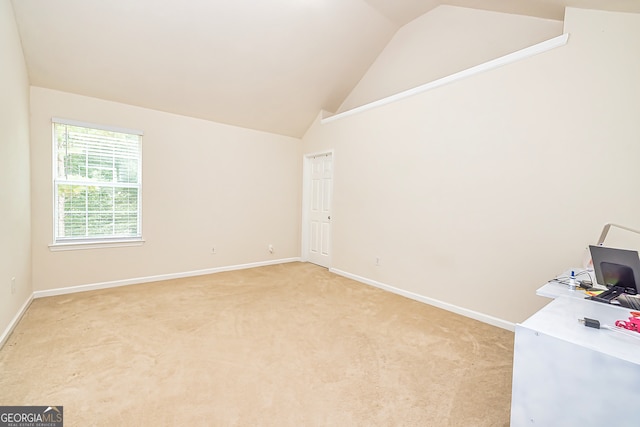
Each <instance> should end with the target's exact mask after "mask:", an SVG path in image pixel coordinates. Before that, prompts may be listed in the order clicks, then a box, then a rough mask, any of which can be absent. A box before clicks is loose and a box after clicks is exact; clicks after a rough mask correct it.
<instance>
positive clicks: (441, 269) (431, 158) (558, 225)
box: [303, 8, 640, 322]
mask: <svg viewBox="0 0 640 427" xmlns="http://www.w3.org/2000/svg"><path fill="white" fill-rule="evenodd" d="M565 31H566V32H568V33H570V37H569V42H568V44H567V45H566V46H563V47H560V48H557V49H554V50H552V51H549V52H546V53H543V54H539V55H537V56H534V57H531V58H528V59H526V60H523V61H520V62H517V63H514V64H510V65H507V66H504V67H501V68H498V69H495V70H492V71H488V72H485V73H482V74H479V75H476V76H473V77H469V78H466V79H463V80H460V81H458V82H455V83H452V84H449V85H446V86H443V87H440V88H438V89H435V90H432V91H429V92H425V93H422V94H419V95H416V96H413V97H411V98H407V99H404V100H402V101H399V102H396V103H393V104H389V105H386V106H384V107H379V108H376V109H373V110H370V111H367V112H363V113H359V114H356V115H353V116H350V117H346V118H343V119H339V120H337V121H334V122H331V123H328V124H325V125H321V124H319V123H318V122H316V124H314V125H313V126H312V128H311V129H310V130H309V131H308V132H307V134H306V135H305V137H304V138H303V142H304V152H317V151H322V150H326V149H334V150H335V151H334V153H335V175H334V205H333V212H332V224H333V235H332V236H333V267H334V268H336V269H339V270H342V271H345V272H348V273H350V274H354V275H358V276H361V277H364V278H367V279H370V280H375V281H378V282H381V283H384V284H387V285H390V286H394V287H397V288H400V289H402V290H406V291H409V292H414V293H416V294H419V295H422V296H425V297H428V298H433V299H437V300H440V301H443V302H446V303H450V304H454V305H457V306H459V307H462V308H464V309H467V310H474V311H477V312H480V313H484V314H486V315H490V316H494V317H497V318H499V319H504V320H507V321H511V322H520V321H523V320H524V319H525V318H527V317H528V316H529V315H531V314H532V313H534V312H535V311H536V310H538V309H539V308H540V307H541V306H542V305H543V304H545V303H546V302H547V301H546V300H545V299H543V298H540V297H536V296H535V290H536V289H537V288H538V287H539V286H541V285H542V284H543V283H544V282H545V281H546V280H548V279H550V278H552V277H553V276H554V275H556V274H557V273H560V272H562V271H563V270H565V269H567V268H570V267H572V266H579V265H581V264H582V260H583V254H584V249H585V248H586V246H587V245H588V244H589V243H593V242H595V241H596V239H597V238H598V235H599V233H600V230H601V228H602V226H603V224H604V223H606V222H615V223H620V224H624V225H627V226H630V227H635V228H640V217H639V216H638V212H639V211H640V199H639V198H638V197H637V196H636V195H637V186H638V183H639V182H640V167H638V159H640V143H639V141H640V120H638V117H640V104H639V103H638V100H639V99H640V79H639V78H638V76H640V56H639V55H638V52H640V14H622V13H608V12H597V11H590V10H581V9H572V8H570V9H568V10H567V13H566V21H565ZM375 257H379V258H380V266H376V265H375Z"/></svg>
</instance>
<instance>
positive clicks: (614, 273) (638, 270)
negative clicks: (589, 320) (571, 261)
mask: <svg viewBox="0 0 640 427" xmlns="http://www.w3.org/2000/svg"><path fill="white" fill-rule="evenodd" d="M589 251H590V252H591V259H592V261H593V269H594V271H595V273H596V282H597V283H598V284H599V285H604V286H606V287H607V290H606V291H604V292H603V293H601V294H600V295H595V296H592V297H590V298H589V299H592V300H594V301H600V302H605V303H611V302H612V301H613V300H615V299H616V298H617V297H619V296H620V295H623V294H628V295H635V294H637V293H638V290H639V289H638V286H639V285H640V256H638V251H633V250H629V249H617V248H609V247H606V246H594V245H591V246H589Z"/></svg>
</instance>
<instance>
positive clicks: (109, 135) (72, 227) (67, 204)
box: [53, 120, 141, 243]
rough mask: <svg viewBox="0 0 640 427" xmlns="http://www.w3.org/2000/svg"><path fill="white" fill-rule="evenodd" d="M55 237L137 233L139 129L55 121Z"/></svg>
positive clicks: (79, 238)
mask: <svg viewBox="0 0 640 427" xmlns="http://www.w3.org/2000/svg"><path fill="white" fill-rule="evenodd" d="M53 133H54V144H55V146H54V150H55V169H56V170H55V195H54V196H55V206H56V209H55V241H56V242H57V243H61V242H73V241H100V240H114V239H123V238H124V239H131V238H133V239H139V238H141V227H140V224H141V218H140V195H141V194H140V191H141V184H140V164H141V155H140V152H141V134H139V133H126V132H119V131H118V132H116V131H112V130H106V129H102V128H99V127H92V125H86V126H84V125H79V124H76V123H67V122H66V121H55V120H54V123H53Z"/></svg>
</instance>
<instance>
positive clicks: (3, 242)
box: [0, 0, 32, 333]
mask: <svg viewBox="0 0 640 427" xmlns="http://www.w3.org/2000/svg"><path fill="white" fill-rule="evenodd" d="M0 64H1V65H0V182H1V183H2V184H1V185H0V236H2V237H1V238H0V333H2V331H4V330H5V329H6V328H7V326H9V324H10V322H11V320H12V319H13V318H14V316H15V315H16V313H18V311H19V310H20V307H21V306H22V305H23V304H24V303H25V302H26V301H27V300H28V299H29V297H30V296H31V292H32V287H31V244H30V242H31V220H30V205H29V80H28V76H27V69H26V66H25V62H24V57H23V55H22V47H21V45H20V38H19V36H18V30H17V28H16V23H15V20H14V17H13V8H12V7H11V2H9V0H0ZM13 277H15V279H16V281H15V283H16V286H15V287H16V290H15V292H14V293H12V292H11V279H12V278H13Z"/></svg>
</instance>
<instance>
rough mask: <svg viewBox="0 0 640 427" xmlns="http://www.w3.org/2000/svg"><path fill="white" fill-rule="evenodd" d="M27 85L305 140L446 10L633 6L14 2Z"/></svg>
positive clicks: (626, 6)
mask: <svg viewBox="0 0 640 427" xmlns="http://www.w3.org/2000/svg"><path fill="white" fill-rule="evenodd" d="M12 4H13V8H14V11H15V16H16V21H17V23H18V29H19V31H20V36H21V39H22V45H23V50H24V54H25V60H26V62H27V68H28V72H29V78H30V81H31V84H32V85H35V86H41V87H46V88H51V89H57V90H62V91H67V92H71V93H77V94H81V95H86V96H92V97H98V98H102V99H106V100H112V101H117V102H122V103H127V104H131V105H137V106H141V107H146V108H152V109H156V110H161V111H166V112H171V113H176V114H182V115H187V116H192V117H197V118H202V119H207V120H213V121H216V122H221V123H228V124H232V125H237V126H242V127H246V128H251V129H258V130H264V131H268V132H273V133H278V134H282V135H290V136H296V137H300V136H302V135H303V134H304V132H305V131H306V129H307V128H308V126H309V125H310V123H311V122H312V121H313V120H314V118H315V117H316V115H317V114H318V112H319V111H320V110H321V109H325V110H328V111H335V110H336V109H337V108H338V107H339V106H340V104H341V103H342V101H343V100H344V99H345V97H346V96H347V95H348V93H349V92H350V91H351V89H352V88H353V87H354V86H355V85H356V83H357V82H358V80H359V79H360V78H361V77H362V76H363V74H364V73H365V72H366V70H367V69H368V67H369V66H370V65H371V63H372V62H373V61H374V60H375V58H376V57H377V55H378V54H379V53H380V52H381V51H382V49H383V48H384V46H385V45H386V44H387V43H388V42H389V40H390V39H391V38H392V37H393V34H394V33H395V32H396V31H397V30H398V28H400V27H401V26H402V25H404V24H405V23H407V22H409V21H411V20H413V19H414V18H416V17H418V16H420V15H422V14H424V13H426V12H428V11H430V10H431V9H433V8H434V7H437V6H438V5H440V4H451V5H457V6H464V7H473V8H478V9H487V10H495V11H500V12H507V13H518V14H525V15H531V16H538V17H542V18H548V19H562V18H563V15H564V6H566V5H569V6H576V7H587V8H593V9H606V10H617V11H628V12H640V1H638V0H448V1H440V0H182V1H175V0H108V1H105V0H47V1H42V0H12Z"/></svg>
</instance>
